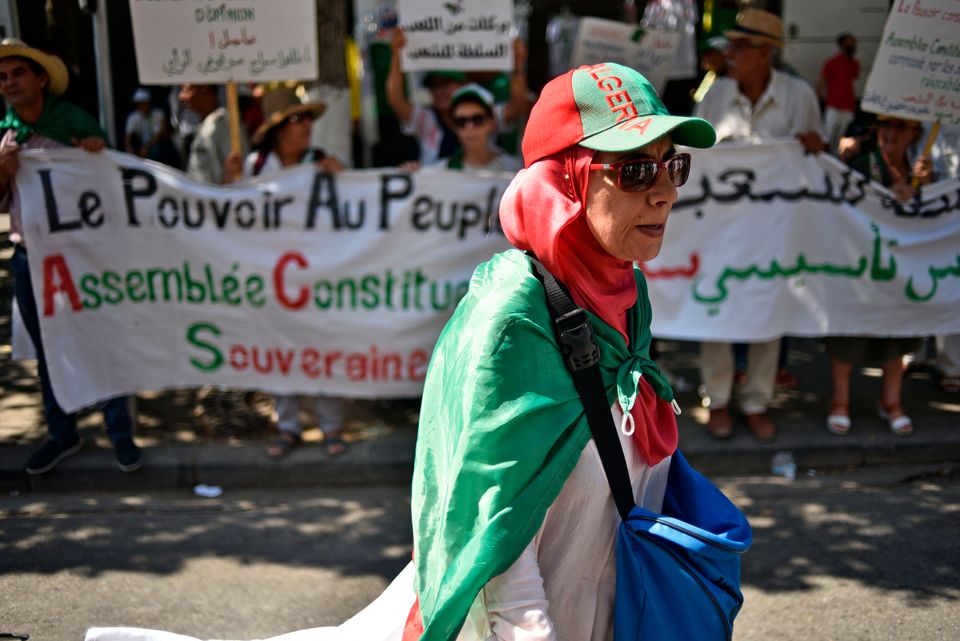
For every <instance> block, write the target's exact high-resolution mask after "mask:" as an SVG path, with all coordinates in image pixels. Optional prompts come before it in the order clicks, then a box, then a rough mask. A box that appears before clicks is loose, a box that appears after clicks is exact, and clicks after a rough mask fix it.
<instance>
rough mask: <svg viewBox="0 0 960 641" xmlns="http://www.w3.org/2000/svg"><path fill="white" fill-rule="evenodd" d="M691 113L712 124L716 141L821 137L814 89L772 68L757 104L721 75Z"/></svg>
mask: <svg viewBox="0 0 960 641" xmlns="http://www.w3.org/2000/svg"><path fill="white" fill-rule="evenodd" d="M694 115H695V116H699V117H700V118H703V119H704V120H706V121H707V122H709V123H710V124H711V125H713V128H714V129H716V130H717V142H722V141H725V140H736V141H740V142H748V141H755V142H759V141H761V140H770V139H773V138H785V137H792V136H796V135H797V134H802V133H806V132H808V131H815V132H817V133H819V134H820V137H821V138H823V137H824V134H823V130H822V126H821V121H820V105H819V103H818V102H817V97H816V95H815V94H814V93H813V89H812V88H811V87H810V85H808V84H807V83H806V82H804V81H803V80H801V79H799V78H795V77H793V76H790V75H787V74H784V73H780V72H779V71H776V70H773V69H771V71H770V82H769V83H767V88H766V89H765V90H764V91H763V94H761V95H760V98H759V99H758V100H757V104H756V105H753V104H751V103H750V99H749V98H747V97H746V96H745V95H743V93H741V92H740V88H739V87H738V86H737V82H736V81H735V80H731V79H730V78H722V79H720V80H718V81H717V82H715V83H714V85H713V86H712V87H710V91H708V92H707V95H706V96H704V98H703V102H701V103H700V104H698V105H697V107H696V110H695V112H694Z"/></svg>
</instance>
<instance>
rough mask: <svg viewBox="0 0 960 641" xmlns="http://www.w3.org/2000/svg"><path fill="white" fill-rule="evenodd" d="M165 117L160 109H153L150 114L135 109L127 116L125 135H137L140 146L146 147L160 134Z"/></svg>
mask: <svg viewBox="0 0 960 641" xmlns="http://www.w3.org/2000/svg"><path fill="white" fill-rule="evenodd" d="M163 117H164V116H163V112H162V111H160V110H159V109H153V110H151V111H150V113H149V114H145V113H143V112H142V111H140V110H139V109H134V110H133V111H132V112H130V115H129V116H127V122H126V125H125V126H124V128H123V129H124V133H127V134H136V135H137V136H138V137H139V138H140V146H141V147H145V146H147V145H149V144H150V143H151V141H153V137H154V136H155V135H157V134H158V133H160V130H161V129H162V128H163Z"/></svg>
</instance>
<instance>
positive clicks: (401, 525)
mask: <svg viewBox="0 0 960 641" xmlns="http://www.w3.org/2000/svg"><path fill="white" fill-rule="evenodd" d="M802 472H803V471H801V476H800V477H799V478H798V479H797V480H795V481H793V482H789V481H786V480H785V479H781V478H776V477H750V478H736V479H725V480H724V482H723V488H724V489H725V490H726V491H727V492H728V494H730V495H731V496H732V497H733V498H734V499H735V500H736V501H737V502H738V504H739V505H741V507H743V509H744V510H745V511H746V512H747V514H748V515H749V516H750V519H751V522H752V524H753V527H754V539H755V544H754V548H753V550H751V552H750V553H749V554H748V555H747V556H746V557H745V559H744V570H743V578H744V593H745V595H746V605H745V606H744V609H743V611H742V613H741V615H740V617H739V618H738V619H737V625H736V631H735V639H736V640H737V641H760V640H763V641H801V640H802V641H809V640H812V639H814V640H822V641H831V640H837V641H840V640H843V641H856V640H859V639H863V640H868V639H869V640H870V641H893V640H897V641H908V640H915V641H955V640H956V639H960V577H958V570H960V473H958V468H957V467H953V468H950V467H947V468H943V467H940V468H885V469H880V470H876V469H874V470H869V471H866V472H864V471H858V472H850V473H838V474H831V475H824V474H821V475H818V476H815V477H808V476H806V475H804V474H803V473H802ZM408 514H409V498H408V496H407V494H406V491H405V489H404V488H398V487H382V488H362V489H356V490H344V489H327V488H318V489H313V490H289V491H269V492H268V491H229V489H228V491H227V492H226V493H225V494H224V495H223V496H222V497H221V498H218V499H201V498H198V497H194V496H192V495H185V494H175V493H157V494H150V495H121V494H96V495H86V494H59V495H37V494H31V495H28V496H21V497H3V498H0V632H27V633H29V634H30V635H31V639H33V640H34V641H44V640H77V639H82V637H83V630H84V628H85V627H87V626H90V625H121V624H122V625H137V626H143V627H155V628H161V629H166V630H172V631H175V632H180V633H183V634H190V635H194V636H199V637H204V638H206V637H216V638H241V639H243V638H254V637H262V636H271V635H276V634H280V633H282V632H285V631H289V630H295V629H301V628H307V627H314V626H320V625H330V624H336V623H339V622H341V621H343V620H344V619H346V618H347V617H349V616H350V615H351V614H353V613H354V612H356V611H357V610H358V609H360V608H361V607H362V606H364V605H365V604H366V603H367V602H369V601H370V600H371V599H372V598H373V597H374V596H376V595H377V594H379V592H380V591H381V590H382V589H383V588H384V587H385V586H386V584H387V582H388V581H389V580H390V578H392V577H393V576H394V575H395V574H396V573H397V572H398V571H399V570H400V569H401V568H402V567H403V566H404V565H405V564H406V563H407V561H408V560H409V558H410V552H411V548H410V533H409V517H408Z"/></svg>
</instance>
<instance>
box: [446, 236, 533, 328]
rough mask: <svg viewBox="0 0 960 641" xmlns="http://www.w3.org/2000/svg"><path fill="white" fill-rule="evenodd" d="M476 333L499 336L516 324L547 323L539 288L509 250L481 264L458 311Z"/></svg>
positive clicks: (526, 264) (517, 255) (525, 263)
mask: <svg viewBox="0 0 960 641" xmlns="http://www.w3.org/2000/svg"><path fill="white" fill-rule="evenodd" d="M457 311H458V313H459V314H460V315H463V316H466V317H468V318H469V320H470V324H471V325H474V326H476V329H477V331H481V332H483V331H492V332H501V331H503V330H504V329H505V328H506V327H508V326H511V325H515V324H516V323H517V322H521V323H525V322H533V323H535V324H537V325H540V324H543V323H544V322H549V314H548V313H547V309H546V299H545V297H544V294H543V286H542V285H541V284H540V281H539V280H537V277H536V276H535V275H534V273H533V270H532V268H531V265H530V260H529V259H528V258H527V257H526V255H524V253H523V252H521V251H520V250H517V249H510V250H507V251H505V252H501V253H499V254H495V255H494V256H492V257H491V258H490V260H488V261H486V262H484V263H481V264H480V265H478V266H477V269H476V270H475V271H474V273H473V277H472V278H471V279H470V287H469V289H468V290H467V294H466V296H465V297H464V299H463V301H461V304H460V307H459V308H458V310H457Z"/></svg>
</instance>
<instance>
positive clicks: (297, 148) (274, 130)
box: [227, 87, 346, 460]
mask: <svg viewBox="0 0 960 641" xmlns="http://www.w3.org/2000/svg"><path fill="white" fill-rule="evenodd" d="M262 105H263V115H264V120H263V124H261V125H260V127H259V128H257V130H256V131H255V132H253V136H252V137H251V139H250V140H251V142H252V143H253V146H254V151H252V152H250V154H249V155H248V156H247V157H246V159H245V160H244V161H243V162H242V163H241V162H240V157H239V156H237V155H233V154H231V156H230V157H229V158H228V160H227V173H228V180H237V179H240V178H252V177H254V176H266V175H268V174H272V173H275V172H278V171H280V170H282V169H286V168H289V167H294V166H296V165H300V164H303V163H314V164H315V166H316V167H317V169H318V170H320V171H326V172H338V171H341V170H343V168H344V167H343V164H342V163H341V162H340V161H339V160H337V158H335V157H334V156H330V155H327V153H326V152H325V151H324V150H322V149H312V148H311V147H310V130H311V127H312V126H313V121H314V120H315V119H316V118H319V117H320V116H321V115H322V114H323V112H324V111H325V110H326V105H325V104H324V103H322V102H313V103H304V102H301V101H300V98H298V97H297V92H296V91H294V90H293V89H290V88H287V87H282V88H280V89H275V90H273V91H270V92H268V93H266V94H265V95H264V96H263V98H262ZM301 400H309V402H310V404H311V409H312V410H313V413H314V416H315V417H316V420H317V424H318V426H319V427H320V431H321V432H323V443H324V448H325V449H326V451H327V454H329V455H330V456H338V455H340V454H343V452H344V451H345V450H346V443H345V442H344V440H343V436H342V433H341V429H342V425H343V402H342V400H341V399H340V398H337V397H333V396H324V395H321V394H317V395H313V396H309V397H307V396H301V395H297V394H276V395H274V403H275V405H276V413H277V431H278V434H277V438H276V439H274V441H273V442H272V443H270V445H269V446H268V447H267V456H269V457H270V458H272V459H274V460H280V459H282V458H285V457H286V456H287V455H288V454H289V453H290V451H291V450H293V449H294V448H296V447H297V446H299V445H300V444H301V443H302V442H303V439H302V438H301V431H302V428H301V426H300V402H301Z"/></svg>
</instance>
